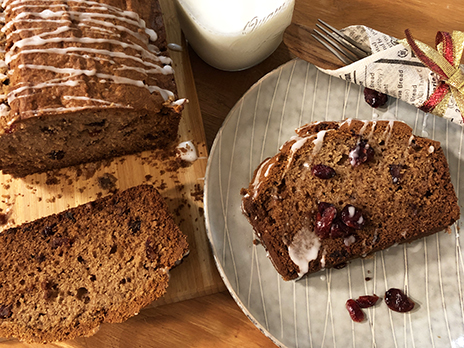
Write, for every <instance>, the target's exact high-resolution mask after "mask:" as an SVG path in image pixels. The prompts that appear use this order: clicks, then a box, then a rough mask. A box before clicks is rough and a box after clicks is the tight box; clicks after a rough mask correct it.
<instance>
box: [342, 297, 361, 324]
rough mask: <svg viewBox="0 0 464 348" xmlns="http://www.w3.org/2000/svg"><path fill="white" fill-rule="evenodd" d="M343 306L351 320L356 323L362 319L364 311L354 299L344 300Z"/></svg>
mask: <svg viewBox="0 0 464 348" xmlns="http://www.w3.org/2000/svg"><path fill="white" fill-rule="evenodd" d="M345 307H346V309H347V310H348V313H350V317H351V319H352V320H353V321H355V322H357V323H360V322H362V321H364V312H363V311H362V309H361V307H360V306H359V304H358V303H357V302H356V301H355V300H352V299H349V300H348V301H346V304H345Z"/></svg>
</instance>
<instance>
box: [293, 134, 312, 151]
mask: <svg viewBox="0 0 464 348" xmlns="http://www.w3.org/2000/svg"><path fill="white" fill-rule="evenodd" d="M290 141H295V142H294V143H293V145H292V147H291V148H290V152H291V153H292V154H294V153H295V152H297V151H298V150H299V149H301V147H302V146H303V145H304V144H305V143H306V141H308V137H305V138H300V137H297V136H293V137H292V138H291V139H290Z"/></svg>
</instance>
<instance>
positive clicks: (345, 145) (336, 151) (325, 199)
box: [242, 120, 459, 280]
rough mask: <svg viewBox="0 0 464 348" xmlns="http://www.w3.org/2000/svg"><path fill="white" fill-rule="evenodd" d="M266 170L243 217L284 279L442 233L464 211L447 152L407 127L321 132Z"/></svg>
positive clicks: (362, 125)
mask: <svg viewBox="0 0 464 348" xmlns="http://www.w3.org/2000/svg"><path fill="white" fill-rule="evenodd" d="M296 132H297V136H295V137H293V138H292V139H291V140H289V141H287V142H286V143H285V144H284V145H283V146H282V147H281V149H280V152H279V153H278V154H276V155H275V156H274V157H271V158H268V159H266V160H265V161H263V162H262V163H261V164H260V165H259V167H258V168H257V169H256V171H255V173H254V178H253V180H252V181H251V183H250V185H249V187H248V188H247V189H243V190H242V194H243V195H244V196H243V198H242V210H243V213H244V214H245V215H246V217H247V218H248V220H249V222H250V224H251V225H252V226H253V229H254V231H255V233H256V236H257V240H259V241H260V242H261V243H262V244H263V246H264V247H265V248H266V250H267V252H268V256H269V258H270V259H271V261H272V263H273V265H274V266H275V268H276V270H277V271H278V272H279V273H280V274H281V276H282V277H283V279H285V280H292V279H299V278H300V277H302V276H304V275H305V274H308V273H313V272H316V271H319V270H321V269H324V268H329V267H336V266H342V265H344V264H346V262H348V261H349V260H352V259H355V258H358V257H365V256H366V255H368V254H370V253H372V252H375V251H378V250H382V249H385V248H388V247H390V246H392V245H395V244H397V243H404V242H410V241H413V240H415V239H418V238H421V237H424V236H427V235H430V234H432V233H435V232H438V231H441V230H443V229H445V228H446V227H447V226H450V225H451V224H453V223H454V222H455V221H456V220H458V219H459V206H458V204H457V198H456V194H455V192H454V189H453V186H452V183H451V180H450V174H449V168H448V163H447V160H446V158H445V155H444V153H443V150H442V148H441V147H440V143H439V142H437V141H434V140H430V139H426V138H422V137H418V136H414V135H413V134H412V130H411V128H410V127H409V126H408V125H407V124H405V123H403V122H399V121H359V120H346V121H344V122H340V123H339V122H319V123H314V124H309V125H306V126H303V127H302V128H300V129H298V130H297V131H296Z"/></svg>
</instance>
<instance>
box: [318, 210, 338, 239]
mask: <svg viewBox="0 0 464 348" xmlns="http://www.w3.org/2000/svg"><path fill="white" fill-rule="evenodd" d="M336 216H337V209H336V208H335V207H334V206H333V205H332V206H329V207H328V208H327V209H325V210H324V211H323V212H322V214H321V213H317V216H316V227H315V228H314V231H315V232H316V235H317V236H318V237H319V238H321V239H325V238H328V237H329V234H330V228H331V226H332V221H333V220H334V219H335V217H336Z"/></svg>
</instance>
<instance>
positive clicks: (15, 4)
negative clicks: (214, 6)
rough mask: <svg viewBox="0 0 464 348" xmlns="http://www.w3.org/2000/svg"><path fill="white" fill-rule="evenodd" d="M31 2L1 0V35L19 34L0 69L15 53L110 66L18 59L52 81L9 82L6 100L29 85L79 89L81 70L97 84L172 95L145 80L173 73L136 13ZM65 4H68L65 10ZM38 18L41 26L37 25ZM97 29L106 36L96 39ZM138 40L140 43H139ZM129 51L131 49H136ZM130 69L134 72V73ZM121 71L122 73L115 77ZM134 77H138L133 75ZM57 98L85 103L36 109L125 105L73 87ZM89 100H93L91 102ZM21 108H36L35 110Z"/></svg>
mask: <svg viewBox="0 0 464 348" xmlns="http://www.w3.org/2000/svg"><path fill="white" fill-rule="evenodd" d="M32 1H35V0H4V1H3V2H2V5H3V8H4V12H3V13H2V14H1V15H0V21H3V22H4V21H5V15H6V16H7V17H8V22H7V23H6V24H5V25H4V26H3V28H2V29H1V30H2V32H4V33H6V34H7V38H11V37H12V36H13V35H17V37H18V38H20V39H19V40H17V41H15V42H14V43H13V45H12V47H11V48H9V50H8V52H6V55H5V61H3V60H0V68H5V67H7V65H8V64H10V63H12V62H13V61H15V60H17V59H19V58H20V56H21V55H25V54H51V55H72V56H76V57H78V58H84V59H91V60H95V61H97V62H109V63H110V64H112V65H113V64H115V65H114V70H112V72H109V71H96V70H90V69H85V68H83V69H77V68H67V67H56V66H52V65H44V64H33V63H28V64H21V65H18V66H17V69H28V70H42V71H50V72H53V73H54V74H56V75H57V76H56V77H55V78H53V79H52V80H48V81H43V82H38V83H36V84H35V85H24V84H20V83H19V84H16V85H15V86H12V88H13V89H12V90H11V91H10V93H9V94H8V96H7V99H8V102H9V103H12V102H14V100H15V99H17V98H27V97H28V96H30V95H32V92H33V91H34V90H40V89H45V88H50V87H54V88H57V87H61V86H63V87H67V88H75V87H76V88H79V86H80V85H81V84H82V83H85V82H84V80H83V79H80V78H79V76H83V75H85V76H94V77H96V78H97V79H98V81H100V82H101V83H111V84H125V85H133V86H137V87H140V88H145V89H147V90H148V91H149V92H150V93H154V92H157V93H159V94H160V95H161V96H162V97H163V99H165V100H168V99H170V98H172V97H173V96H174V93H173V92H172V91H169V90H167V89H163V88H160V87H159V86H157V85H150V84H149V82H148V81H151V82H153V81H156V80H157V79H156V77H153V78H152V76H153V75H155V74H164V75H170V74H173V69H172V67H171V64H172V60H171V59H170V58H169V57H166V56H163V55H161V54H160V52H159V49H158V48H157V47H156V46H155V45H153V44H150V42H155V41H156V40H157V39H158V35H157V33H156V32H155V31H154V30H152V29H150V28H147V26H146V23H145V21H144V20H143V19H141V18H140V16H139V15H138V14H137V13H135V12H132V11H123V10H121V9H119V8H117V7H115V6H111V5H108V4H105V3H100V2H97V1H91V0H62V3H61V4H57V3H56V1H55V0H41V3H40V4H37V3H35V4H29V3H30V2H32ZM68 6H72V7H69V9H67V8H68ZM23 23H24V24H26V23H27V27H24V26H22V24H23ZM43 23H46V24H47V25H46V26H41V24H43ZM31 26H32V27H31ZM78 28H87V29H90V30H86V31H85V35H83V36H73V35H71V36H70V34H66V33H67V32H70V31H73V30H77V29H78ZM23 33H25V34H23ZM83 33H84V32H83ZM121 33H124V41H122V39H121V37H122V36H121V35H120V34H121ZM31 34H32V35H31ZM101 34H104V35H105V36H106V37H104V38H102V37H101ZM127 34H128V35H127ZM99 36H100V37H99ZM141 43H143V45H145V46H142V45H141ZM53 44H60V45H61V47H51V45H53ZM95 44H109V45H111V46H113V47H115V49H112V50H105V49H97V48H95V47H94V46H93V45H95ZM45 45H46V46H45ZM67 46H69V47H67ZM118 47H120V49H119V48H118ZM130 52H136V54H133V53H130ZM117 59H124V64H121V63H118V61H116V60H117ZM132 64H135V65H132ZM137 64H138V65H137ZM141 65H142V66H141ZM134 72H135V73H137V74H135V75H134ZM121 74H123V76H120V75H121ZM44 75H45V74H44ZM60 75H62V76H60ZM135 76H138V77H137V78H135ZM6 78H7V76H6V75H4V76H2V75H0V80H4V79H6ZM139 79H140V80H139ZM86 83H88V82H86ZM79 89H80V88H79ZM35 93H37V92H35ZM68 93H69V91H68ZM71 94H72V92H71ZM62 100H74V101H80V102H84V103H85V104H89V105H85V106H79V105H70V106H68V107H66V106H64V107H58V108H55V109H54V108H46V107H45V108H41V110H40V111H41V112H63V111H70V112H71V111H75V110H81V109H86V108H94V107H100V108H101V107H102V106H105V107H111V108H114V107H124V108H130V107H131V106H129V105H127V106H123V105H119V104H117V103H114V102H111V101H105V100H101V99H92V98H88V97H85V96H79V93H78V92H76V96H74V97H72V98H71V97H70V96H65V97H63V98H62ZM184 102H185V99H182V100H179V101H176V102H175V103H177V104H174V102H173V103H172V104H174V105H181V104H183V103H184ZM92 103H94V104H95V105H91V104H92ZM24 112H25V113H32V114H36V113H37V111H35V110H30V111H24Z"/></svg>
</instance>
